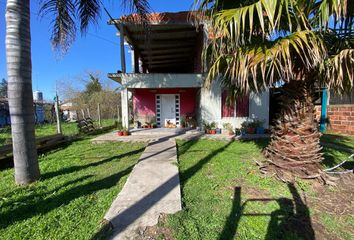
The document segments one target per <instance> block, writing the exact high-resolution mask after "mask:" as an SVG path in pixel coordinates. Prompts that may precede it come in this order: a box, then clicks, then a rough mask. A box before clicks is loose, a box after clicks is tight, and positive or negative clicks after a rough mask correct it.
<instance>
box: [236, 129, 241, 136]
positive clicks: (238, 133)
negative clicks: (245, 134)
mask: <svg viewBox="0 0 354 240" xmlns="http://www.w3.org/2000/svg"><path fill="white" fill-rule="evenodd" d="M235 134H236V136H240V135H241V129H240V128H235Z"/></svg>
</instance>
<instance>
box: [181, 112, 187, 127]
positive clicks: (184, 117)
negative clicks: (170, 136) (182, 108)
mask: <svg viewBox="0 0 354 240" xmlns="http://www.w3.org/2000/svg"><path fill="white" fill-rule="evenodd" d="M180 127H181V128H185V127H186V115H183V116H182V117H181V124H180Z"/></svg>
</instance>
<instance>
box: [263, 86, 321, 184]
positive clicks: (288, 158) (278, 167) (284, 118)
mask: <svg viewBox="0 0 354 240" xmlns="http://www.w3.org/2000/svg"><path fill="white" fill-rule="evenodd" d="M283 90H284V93H283V95H282V96H281V99H280V102H281V108H282V109H281V112H280V115H279V116H278V119H277V121H276V122H275V123H274V124H275V126H274V127H273V129H272V136H271V142H270V144H269V146H268V147H267V148H266V149H265V151H264V153H265V156H266V158H267V161H268V163H269V164H268V165H267V168H269V169H270V170H274V171H275V172H276V174H277V176H278V177H279V178H281V179H283V180H285V181H289V180H293V179H294V177H300V178H317V177H320V176H322V170H321V165H320V162H321V161H322V160H323V157H322V153H321V149H322V147H321V146H320V136H321V134H320V132H319V130H318V123H317V121H316V119H315V113H314V111H315V109H314V104H313V100H314V95H313V94H314V87H313V85H312V84H311V83H309V82H306V81H301V80H298V81H296V80H293V81H291V82H290V83H287V84H285V85H284V87H283Z"/></svg>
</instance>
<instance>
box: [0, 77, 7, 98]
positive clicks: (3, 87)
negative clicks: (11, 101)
mask: <svg viewBox="0 0 354 240" xmlns="http://www.w3.org/2000/svg"><path fill="white" fill-rule="evenodd" d="M0 97H2V98H7V80H6V79H5V78H3V79H2V80H1V82H0Z"/></svg>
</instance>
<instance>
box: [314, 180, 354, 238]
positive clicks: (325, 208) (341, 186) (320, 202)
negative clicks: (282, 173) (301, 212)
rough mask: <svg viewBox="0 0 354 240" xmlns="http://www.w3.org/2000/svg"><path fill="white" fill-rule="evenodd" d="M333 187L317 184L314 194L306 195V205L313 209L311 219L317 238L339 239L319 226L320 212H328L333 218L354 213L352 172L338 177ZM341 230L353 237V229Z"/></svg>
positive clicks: (348, 227) (349, 227)
mask: <svg viewBox="0 0 354 240" xmlns="http://www.w3.org/2000/svg"><path fill="white" fill-rule="evenodd" d="M336 183H337V185H336V186H335V187H329V186H323V185H317V186H315V192H316V194H315V196H307V203H308V206H309V207H310V208H311V209H312V210H313V211H314V215H313V216H312V221H313V223H314V229H315V230H316V237H317V238H318V239H341V238H340V237H338V236H337V235H336V234H335V233H334V232H330V231H329V230H327V229H325V228H324V227H323V226H319V225H321V224H320V217H321V213H327V214H330V215H331V216H332V217H333V218H335V219H339V218H341V217H346V216H352V215H353V213H354V174H346V175H343V176H341V177H340V179H339V180H338V181H337V182H336ZM343 231H345V232H347V233H349V234H350V235H352V236H353V237H354V229H353V228H352V227H351V226H349V225H348V226H347V227H345V229H343Z"/></svg>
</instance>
